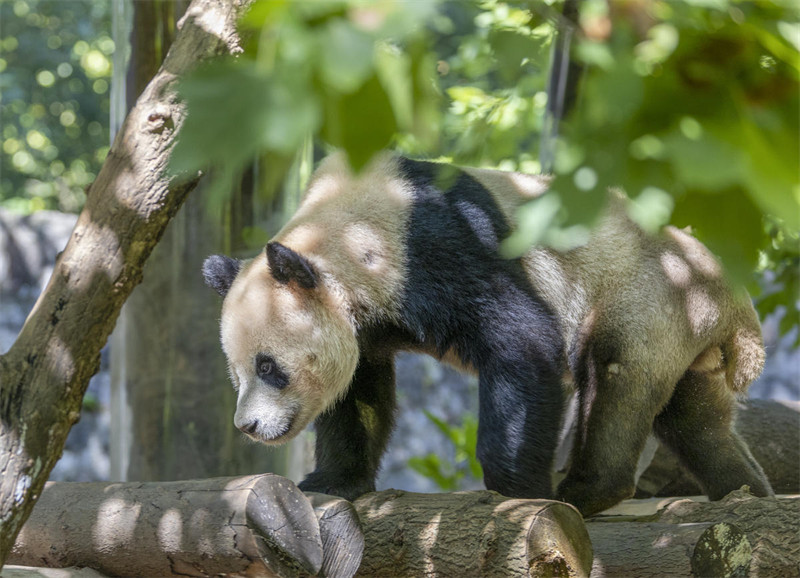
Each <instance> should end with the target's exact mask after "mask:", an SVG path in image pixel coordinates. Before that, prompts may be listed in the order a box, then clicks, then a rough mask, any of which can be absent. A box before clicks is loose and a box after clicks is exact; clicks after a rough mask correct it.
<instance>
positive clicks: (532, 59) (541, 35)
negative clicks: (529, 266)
mask: <svg viewBox="0 0 800 578" xmlns="http://www.w3.org/2000/svg"><path fill="white" fill-rule="evenodd" d="M562 5H563V1H561V0H548V1H544V2H519V1H518V2H511V1H509V2H501V1H499V0H482V1H481V0H476V1H469V2H468V1H440V2H437V3H433V2H431V3H419V2H403V1H401V0H377V1H374V2H366V1H363V0H338V1H335V0H332V1H329V2H316V3H311V2H288V1H281V0H267V1H265V0H262V1H261V2H258V3H257V4H256V5H255V6H254V8H253V9H252V11H251V12H250V14H249V15H248V16H247V17H246V18H245V19H244V21H243V22H242V29H243V30H244V31H245V32H247V33H249V38H250V40H249V42H248V45H247V49H246V51H245V54H244V55H243V56H242V57H240V58H238V59H236V60H233V59H231V60H224V61H220V62H217V63H215V64H214V65H213V66H211V67H208V68H205V69H202V70H200V71H198V72H197V73H196V74H194V75H192V76H191V77H190V78H188V79H186V80H185V81H184V82H183V83H182V85H181V91H182V94H183V95H184V97H185V98H186V100H187V103H188V107H189V117H188V119H187V122H186V124H185V125H184V128H183V134H182V138H181V140H180V142H179V143H178V146H177V147H176V151H175V157H174V159H173V160H174V163H173V169H174V170H176V171H178V172H182V171H189V172H192V171H196V170H200V169H203V168H205V167H208V166H213V167H216V168H217V169H221V170H218V171H217V174H218V175H222V178H223V179H224V178H226V177H227V178H230V177H231V176H232V175H234V174H236V173H237V172H238V171H240V170H241V168H242V167H243V166H245V165H246V164H247V163H249V162H251V160H252V159H253V158H254V157H255V156H256V155H258V154H263V153H267V154H271V155H273V156H280V155H284V156H288V157H291V155H293V154H294V151H297V150H298V148H299V147H300V146H301V144H302V143H303V142H307V139H308V137H309V136H312V137H314V138H316V139H318V141H321V142H324V143H326V144H328V145H332V146H335V147H340V148H344V149H346V150H347V152H348V154H349V156H350V158H351V161H352V162H353V164H354V165H355V166H356V167H360V166H361V165H363V164H364V163H365V162H366V161H367V160H368V159H369V158H370V156H371V155H372V154H374V153H375V152H376V151H378V150H380V149H382V148H385V147H386V146H391V147H393V148H395V149H397V150H400V151H402V152H405V153H408V154H411V155H417V156H424V157H427V158H439V159H442V160H447V161H454V162H457V163H463V164H470V165H479V166H491V167H498V168H501V169H508V170H522V171H524V172H536V171H538V170H540V165H539V161H538V160H537V159H538V157H539V147H540V143H539V139H540V134H541V131H542V126H543V119H544V116H545V109H546V105H547V81H548V71H549V61H550V53H551V47H552V44H553V40H554V37H555V34H556V31H557V28H558V26H559V22H560V21H561V20H562V17H561V9H562ZM579 7H580V18H579V22H578V24H577V29H576V31H575V32H576V34H575V36H574V38H575V41H574V43H573V46H572V58H573V59H574V60H575V61H577V62H578V63H580V64H581V65H582V67H583V70H584V72H583V74H582V77H581V79H580V82H579V84H578V94H577V103H576V106H575V107H574V108H573V110H572V111H571V112H570V114H568V116H567V118H565V119H563V121H562V123H561V134H560V136H559V138H558V140H557V142H556V143H555V148H556V154H555V159H556V162H555V166H554V171H553V172H554V176H555V179H554V182H553V187H552V191H551V192H550V193H548V194H547V195H545V196H544V197H541V198H539V199H537V200H535V201H534V202H533V203H531V204H530V205H529V206H526V207H523V209H522V211H521V212H520V214H519V219H520V225H521V226H520V227H519V232H518V234H517V235H514V236H512V237H511V238H510V239H508V240H507V243H506V245H505V249H506V250H507V252H508V254H509V255H518V254H520V253H521V252H522V251H524V250H525V248H526V247H528V246H529V245H530V244H531V243H532V242H542V243H547V244H550V245H552V246H555V247H557V248H569V247H571V246H574V245H576V244H579V243H581V242H583V241H584V240H585V239H586V237H587V235H588V230H589V227H590V226H591V224H592V222H593V220H594V219H595V218H596V216H597V215H598V214H599V212H600V210H601V208H602V206H603V204H604V202H605V194H604V191H605V190H606V189H607V188H608V187H609V186H622V187H624V189H625V190H626V192H627V193H628V195H629V196H630V197H631V198H632V202H631V205H630V215H631V217H632V218H633V219H635V220H636V221H637V222H639V223H640V224H641V225H642V226H643V227H644V228H645V229H646V230H649V231H656V230H658V228H659V227H660V226H662V225H663V224H665V223H667V222H669V221H672V222H673V223H675V224H676V225H678V226H685V225H691V226H692V227H693V230H694V232H695V234H696V235H697V236H698V237H699V238H700V239H701V240H702V241H703V242H705V243H706V244H707V245H708V246H709V247H710V248H711V249H712V250H713V251H714V252H715V253H717V254H718V255H719V256H720V257H721V258H722V259H723V261H724V262H725V264H726V266H727V267H728V270H729V271H730V272H731V274H732V275H733V276H734V278H736V279H737V280H738V281H745V282H747V283H748V284H749V288H750V289H751V291H753V293H754V294H758V293H759V291H760V289H759V287H757V286H756V284H755V281H754V280H755V276H753V275H752V273H753V271H754V270H756V269H760V270H761V271H762V272H763V271H764V270H766V269H772V270H774V271H775V274H773V275H772V277H771V278H772V279H773V281H771V284H770V286H769V287H768V288H767V289H766V290H765V295H767V296H766V297H764V298H762V299H760V300H759V301H758V304H759V308H760V310H761V313H762V314H764V313H767V312H769V311H771V310H774V309H776V308H778V307H783V308H786V309H788V311H789V312H794V311H796V308H797V299H798V294H797V287H798V282H797V275H798V266H799V263H800V262H799V261H798V255H800V251H798V242H797V239H798V237H797V231H798V229H800V176H799V175H798V159H800V142H799V140H798V134H799V133H798V128H800V94H799V93H798V69H799V67H800V61H799V60H798V49H800V7H798V5H797V3H796V2H790V1H789V0H782V1H777V2H775V1H767V0H752V1H747V2H744V1H737V0H713V1H711V0H684V1H681V2H679V1H664V0H655V1H647V2H645V1H644V0H627V1H611V2H607V1H606V0H582V1H581V2H580V4H579ZM561 25H562V26H563V24H561ZM222 102H224V103H225V108H224V110H225V111H226V112H225V113H224V114H223V113H221V108H220V103H222ZM225 188H226V187H224V186H222V187H220V188H219V190H220V191H224V190H225ZM789 317H791V318H793V319H794V317H795V316H794V315H787V318H789ZM789 323H791V322H789V321H787V322H785V324H784V326H786V324H789Z"/></svg>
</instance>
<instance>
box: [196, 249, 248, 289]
mask: <svg viewBox="0 0 800 578" xmlns="http://www.w3.org/2000/svg"><path fill="white" fill-rule="evenodd" d="M241 266H242V262H241V261H239V260H238V259H232V258H231V257H226V256H225V255H211V256H210V257H208V258H207V259H206V260H205V261H203V279H204V280H205V282H206V285H208V286H209V287H211V288H212V289H213V290H214V291H216V292H217V293H219V294H220V295H221V296H222V297H225V295H227V294H228V290H229V289H230V288H231V284H232V283H233V280H234V279H236V275H237V274H238V273H239V269H240V268H241Z"/></svg>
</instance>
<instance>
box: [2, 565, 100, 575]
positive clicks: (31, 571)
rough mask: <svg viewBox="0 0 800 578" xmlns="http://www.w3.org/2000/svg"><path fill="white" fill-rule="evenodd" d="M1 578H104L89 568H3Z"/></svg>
mask: <svg viewBox="0 0 800 578" xmlns="http://www.w3.org/2000/svg"><path fill="white" fill-rule="evenodd" d="M3 578H105V574H100V572H98V571H97V570H92V569H91V568H59V569H58V570H53V569H52V568H35V567H33V566H11V565H9V564H6V565H5V566H3Z"/></svg>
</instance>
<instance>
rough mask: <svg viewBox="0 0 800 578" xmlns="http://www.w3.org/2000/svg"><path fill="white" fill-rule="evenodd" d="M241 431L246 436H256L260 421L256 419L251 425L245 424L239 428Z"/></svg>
mask: <svg viewBox="0 0 800 578" xmlns="http://www.w3.org/2000/svg"><path fill="white" fill-rule="evenodd" d="M238 427H239V429H240V430H242V431H243V432H244V433H246V434H250V435H252V434H254V433H256V429H258V420H257V419H254V420H253V421H251V422H250V423H245V424H242V425H240V426H238Z"/></svg>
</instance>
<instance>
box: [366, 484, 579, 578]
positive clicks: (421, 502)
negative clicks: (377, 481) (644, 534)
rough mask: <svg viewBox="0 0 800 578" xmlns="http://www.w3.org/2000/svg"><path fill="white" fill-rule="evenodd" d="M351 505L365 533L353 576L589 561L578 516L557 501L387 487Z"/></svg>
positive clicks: (465, 572)
mask: <svg viewBox="0 0 800 578" xmlns="http://www.w3.org/2000/svg"><path fill="white" fill-rule="evenodd" d="M353 505H354V506H355V508H356V511H357V512H358V515H359V517H360V519H361V524H362V527H363V528H364V540H365V547H364V559H363V560H362V562H361V567H360V568H359V571H358V576H365V577H367V576H369V577H380V576H386V577H396V576H481V577H482V578H490V577H498V578H499V577H506V576H586V575H588V574H589V570H590V568H591V565H592V546H591V544H590V543H589V536H588V534H587V533H586V528H585V526H584V523H583V519H582V518H581V515H580V514H579V513H578V511H577V510H576V509H575V508H573V507H572V506H570V505H569V504H565V503H563V502H554V501H548V500H519V499H509V498H505V497H503V496H501V495H500V494H497V493H496V492H489V491H479V492H457V493H452V494H416V493H410V492H402V491H398V490H387V491H384V492H377V493H372V494H367V495H365V496H362V497H361V498H359V499H358V500H356V501H355V502H354V503H353Z"/></svg>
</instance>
